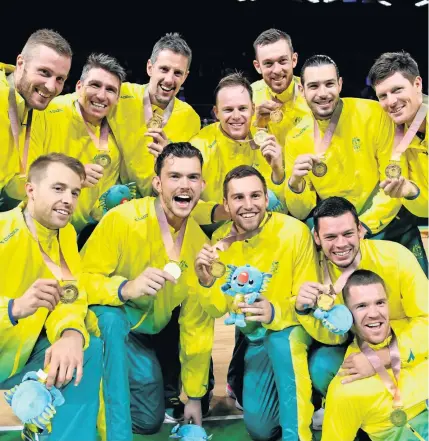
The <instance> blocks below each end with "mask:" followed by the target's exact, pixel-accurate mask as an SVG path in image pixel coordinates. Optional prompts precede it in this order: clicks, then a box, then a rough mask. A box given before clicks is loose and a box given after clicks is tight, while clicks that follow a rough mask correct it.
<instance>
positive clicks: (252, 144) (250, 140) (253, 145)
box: [219, 123, 266, 150]
mask: <svg viewBox="0 0 429 441" xmlns="http://www.w3.org/2000/svg"><path fill="white" fill-rule="evenodd" d="M219 130H220V131H221V133H222V134H223V135H224V136H225V137H226V138H228V139H229V140H230V141H233V142H237V143H239V144H247V143H249V144H250V148H251V149H252V150H258V149H259V146H258V145H257V144H256V142H255V141H254V139H253V136H252V132H251V131H250V130H249V134H248V138H247V139H232V138H231V137H230V136H229V135H227V134H226V133H225V131H224V130H223V129H222V126H221V125H220V123H219ZM258 130H264V131H265V130H266V129H263V128H260V127H258Z"/></svg>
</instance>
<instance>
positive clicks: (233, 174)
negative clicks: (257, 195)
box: [223, 165, 267, 199]
mask: <svg viewBox="0 0 429 441" xmlns="http://www.w3.org/2000/svg"><path fill="white" fill-rule="evenodd" d="M248 176H256V177H257V178H259V180H260V181H261V182H262V186H263V187H264V193H265V194H266V193H267V182H266V181H265V178H264V177H263V176H262V175H261V173H260V172H259V171H258V170H256V168H254V167H251V166H250V165H239V166H238V167H235V168H233V169H232V170H230V171H229V172H228V173H227V175H226V176H225V179H224V181H223V197H224V198H225V199H226V198H227V196H228V184H229V182H230V181H232V180H233V179H242V178H247V177H248Z"/></svg>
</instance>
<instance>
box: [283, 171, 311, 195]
mask: <svg viewBox="0 0 429 441" xmlns="http://www.w3.org/2000/svg"><path fill="white" fill-rule="evenodd" d="M285 177H286V175H285ZM306 185H307V183H306V181H305V179H304V186H303V187H302V190H301V191H295V190H294V189H293V188H292V187H291V186H290V185H289V181H287V186H288V188H289V190H290V191H291V192H292V193H295V194H302V193H304V190H305V187H306Z"/></svg>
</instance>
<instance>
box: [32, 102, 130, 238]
mask: <svg viewBox="0 0 429 441" xmlns="http://www.w3.org/2000/svg"><path fill="white" fill-rule="evenodd" d="M76 100H77V96H76V94H68V95H63V96H60V97H57V98H55V99H54V100H53V101H52V102H51V103H50V104H49V106H48V108H47V109H46V110H45V111H43V112H35V114H34V115H33V126H32V129H31V148H30V156H29V165H30V164H31V162H32V161H34V160H35V159H37V158H38V157H39V156H40V155H44V154H47V153H52V152H58V153H64V154H66V155H68V156H72V157H73V158H76V159H79V160H80V161H81V162H82V163H83V164H93V163H94V157H95V156H96V155H97V154H98V152H99V151H98V150H97V147H96V146H95V144H94V142H93V141H92V139H91V137H90V136H89V134H88V131H87V128H86V125H85V123H84V121H83V120H82V117H81V116H80V115H79V113H78V111H77V110H76V107H75V101H76ZM90 127H91V128H92V129H93V131H94V133H95V135H96V136H97V138H99V137H100V127H99V126H92V125H90ZM108 148H109V155H110V157H111V159H112V162H111V164H110V165H109V166H108V167H106V168H105V169H104V174H103V177H102V178H101V179H100V181H98V184H97V185H95V186H94V187H88V188H83V189H82V192H81V195H80V196H79V201H78V204H77V207H76V209H75V211H74V213H73V217H72V221H71V223H72V224H73V226H74V227H75V228H76V231H77V232H78V233H79V232H80V231H81V230H82V229H83V228H84V227H85V225H86V224H87V223H88V222H89V221H90V218H91V211H92V210H93V209H94V208H95V207H97V206H98V198H99V197H100V196H101V195H102V194H103V193H104V192H106V191H107V190H108V189H109V188H110V187H111V186H112V185H115V184H116V183H117V181H118V178H119V168H120V164H121V160H122V155H121V152H120V150H119V148H118V146H117V144H116V142H115V139H114V137H113V136H112V135H109V138H108Z"/></svg>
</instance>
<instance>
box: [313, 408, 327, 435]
mask: <svg viewBox="0 0 429 441" xmlns="http://www.w3.org/2000/svg"><path fill="white" fill-rule="evenodd" d="M324 416H325V409H324V408H323V407H321V408H320V409H318V410H316V412H314V414H313V429H314V430H322V424H323V418H324Z"/></svg>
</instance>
